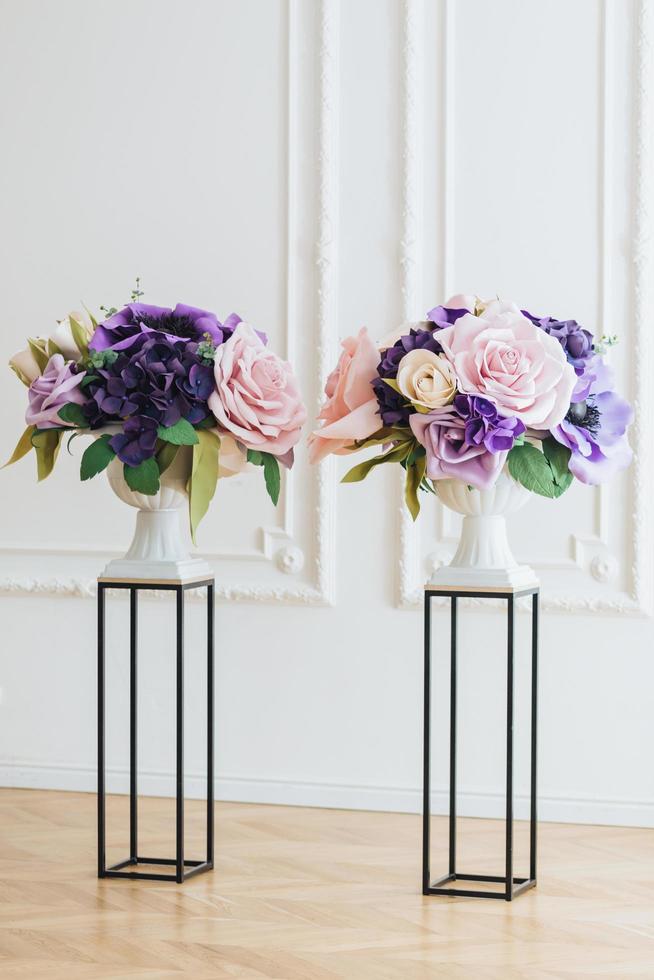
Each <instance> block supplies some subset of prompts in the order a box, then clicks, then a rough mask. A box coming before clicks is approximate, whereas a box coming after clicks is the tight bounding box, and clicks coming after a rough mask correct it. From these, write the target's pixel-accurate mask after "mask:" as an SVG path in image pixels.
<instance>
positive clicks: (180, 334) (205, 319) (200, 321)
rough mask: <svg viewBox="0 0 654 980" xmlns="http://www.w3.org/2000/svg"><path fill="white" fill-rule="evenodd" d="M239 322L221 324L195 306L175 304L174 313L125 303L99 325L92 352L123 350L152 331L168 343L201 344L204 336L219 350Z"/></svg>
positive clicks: (237, 318) (235, 316) (232, 317)
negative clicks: (171, 341) (179, 341)
mask: <svg viewBox="0 0 654 980" xmlns="http://www.w3.org/2000/svg"><path fill="white" fill-rule="evenodd" d="M240 322H241V318H240V316H238V314H236V313H232V314H230V316H228V317H227V319H226V320H225V322H224V323H220V321H219V320H218V318H217V317H216V315H215V313H209V312H208V311H207V310H200V309H198V308H197V307H195V306H186V305H185V304H184V303H178V304H177V306H176V307H175V309H174V310H171V309H170V308H169V307H165V306H149V305H148V304H147V303H128V304H127V306H126V307H125V308H124V309H122V310H120V311H119V312H118V313H114V314H113V316H110V317H109V318H108V319H106V320H104V321H103V322H102V323H99V324H98V326H97V328H96V330H95V333H94V334H93V336H92V338H91V340H90V342H89V348H90V349H91V350H95V351H99V350H107V349H108V348H111V349H113V350H125V349H127V348H129V347H131V346H132V344H134V343H135V342H136V340H137V338H138V337H139V336H141V334H143V333H148V332H150V331H152V330H156V331H159V332H161V333H163V334H165V335H166V336H167V337H168V338H170V339H171V340H178V339H180V338H182V339H185V340H192V341H196V342H198V343H199V342H200V341H201V340H202V339H203V338H204V337H205V335H208V336H209V337H210V338H211V341H212V342H213V343H214V344H215V345H216V347H218V346H219V345H220V344H222V343H224V342H225V341H226V340H227V339H228V337H231V335H232V333H233V332H234V330H235V329H236V327H237V325H238V324H239V323H240Z"/></svg>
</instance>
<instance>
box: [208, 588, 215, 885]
mask: <svg viewBox="0 0 654 980" xmlns="http://www.w3.org/2000/svg"><path fill="white" fill-rule="evenodd" d="M213 614H214V587H213V585H208V586H207V864H208V865H209V867H211V868H213V738H214V734H213V701H214V679H213V678H214V670H213V644H214V627H213Z"/></svg>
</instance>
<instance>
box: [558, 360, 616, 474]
mask: <svg viewBox="0 0 654 980" xmlns="http://www.w3.org/2000/svg"><path fill="white" fill-rule="evenodd" d="M632 418H633V411H632V409H631V406H630V405H629V404H628V402H626V401H625V400H624V398H621V397H620V396H619V395H618V394H617V392H616V391H615V390H614V384H613V376H612V372H611V369H610V368H609V367H608V365H607V364H605V363H604V361H603V360H602V358H601V357H599V356H598V355H595V356H594V357H593V358H592V360H590V361H589V362H588V364H587V365H586V369H585V371H584V373H583V374H582V375H581V377H580V378H579V381H578V382H577V386H576V388H575V390H574V392H573V395H572V404H571V405H570V409H569V411H568V413H567V415H566V417H565V418H564V419H563V421H562V422H561V423H560V425H557V426H555V427H554V428H553V429H552V435H553V436H554V438H555V439H556V440H557V442H560V443H561V444H562V445H563V446H565V447H566V448H567V449H569V450H570V453H571V455H570V460H569V462H568V469H569V470H570V472H571V473H572V475H573V476H575V477H576V478H577V479H578V480H581V482H582V483H590V484H596V483H602V482H604V480H606V479H608V478H609V477H610V476H612V475H613V473H615V472H616V471H617V470H620V469H623V468H624V467H625V466H628V465H629V463H630V462H631V457H632V455H633V454H632V451H631V448H630V446H629V442H628V440H627V427H628V426H629V425H630V423H631V420H632Z"/></svg>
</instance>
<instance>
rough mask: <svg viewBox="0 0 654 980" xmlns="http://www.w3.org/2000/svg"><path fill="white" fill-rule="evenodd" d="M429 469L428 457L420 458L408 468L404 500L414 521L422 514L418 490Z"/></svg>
mask: <svg viewBox="0 0 654 980" xmlns="http://www.w3.org/2000/svg"><path fill="white" fill-rule="evenodd" d="M426 468H427V457H426V456H420V457H419V458H418V459H417V460H416V462H415V463H412V464H410V465H408V466H407V468H406V481H405V484H404V500H405V502H406V505H407V507H408V508H409V513H410V514H411V517H412V518H413V519H414V521H415V519H416V518H417V516H418V514H419V513H420V501H419V500H418V489H419V487H420V484H421V483H422V480H423V477H424V475H425V470H426Z"/></svg>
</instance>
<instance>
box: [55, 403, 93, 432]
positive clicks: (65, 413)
mask: <svg viewBox="0 0 654 980" xmlns="http://www.w3.org/2000/svg"><path fill="white" fill-rule="evenodd" d="M57 415H58V416H59V418H60V419H61V420H62V422H69V423H70V424H71V425H76V426H77V428H78V429H88V427H89V423H88V422H87V420H86V416H85V414H84V412H83V411H82V406H81V405H78V404H77V403H76V402H68V404H67V405H62V407H61V408H60V409H59V411H58V412H57Z"/></svg>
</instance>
